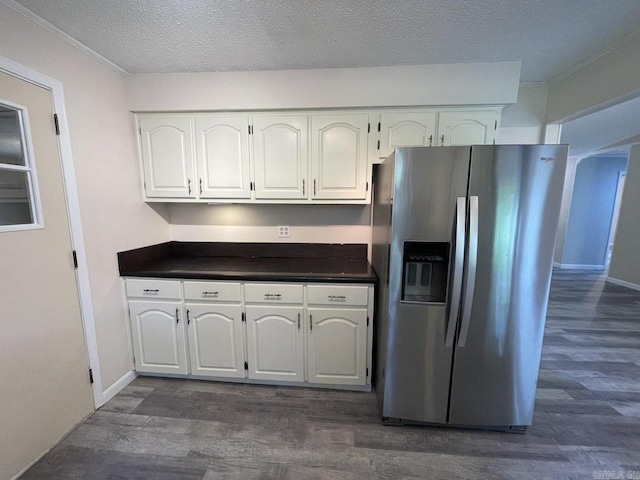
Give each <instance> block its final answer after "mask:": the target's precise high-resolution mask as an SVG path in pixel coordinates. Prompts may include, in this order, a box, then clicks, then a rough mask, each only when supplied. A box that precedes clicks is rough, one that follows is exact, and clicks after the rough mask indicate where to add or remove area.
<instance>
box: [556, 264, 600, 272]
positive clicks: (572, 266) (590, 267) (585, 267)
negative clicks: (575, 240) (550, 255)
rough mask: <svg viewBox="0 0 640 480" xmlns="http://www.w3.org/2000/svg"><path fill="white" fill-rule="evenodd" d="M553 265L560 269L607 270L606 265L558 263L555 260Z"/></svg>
mask: <svg viewBox="0 0 640 480" xmlns="http://www.w3.org/2000/svg"><path fill="white" fill-rule="evenodd" d="M553 266H554V267H556V268H559V269H560V270H606V267H605V266H604V265H582V264H574V263H557V262H553Z"/></svg>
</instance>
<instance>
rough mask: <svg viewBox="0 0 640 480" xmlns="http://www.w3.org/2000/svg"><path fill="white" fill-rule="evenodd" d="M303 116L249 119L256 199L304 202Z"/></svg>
mask: <svg viewBox="0 0 640 480" xmlns="http://www.w3.org/2000/svg"><path fill="white" fill-rule="evenodd" d="M307 137H308V123H307V116H306V115H273V116H257V117H254V118H253V154H254V162H255V182H256V183H255V198H256V199H305V198H307V164H308V162H309V151H308V145H307Z"/></svg>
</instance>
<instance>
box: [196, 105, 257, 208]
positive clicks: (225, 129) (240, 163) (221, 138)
mask: <svg viewBox="0 0 640 480" xmlns="http://www.w3.org/2000/svg"><path fill="white" fill-rule="evenodd" d="M195 130H196V158H197V164H198V194H199V196H200V198H251V189H250V182H251V171H250V170H249V117H247V116H237V117H236V116H217V117H208V116H207V117H196V119H195Z"/></svg>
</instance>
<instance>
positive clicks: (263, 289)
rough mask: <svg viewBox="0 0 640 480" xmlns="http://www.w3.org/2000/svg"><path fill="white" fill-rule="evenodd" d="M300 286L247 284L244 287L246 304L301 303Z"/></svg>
mask: <svg viewBox="0 0 640 480" xmlns="http://www.w3.org/2000/svg"><path fill="white" fill-rule="evenodd" d="M302 288H303V287H302V285H291V284H278V283H248V284H245V286H244V300H245V302H247V303H302V300H303V297H302Z"/></svg>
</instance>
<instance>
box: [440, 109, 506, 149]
mask: <svg viewBox="0 0 640 480" xmlns="http://www.w3.org/2000/svg"><path fill="white" fill-rule="evenodd" d="M497 129H498V112H497V111H494V110H487V111H485V110H483V111H477V112H442V113H440V116H439V119H438V146H450V145H490V144H492V143H495V139H496V132H497Z"/></svg>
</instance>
